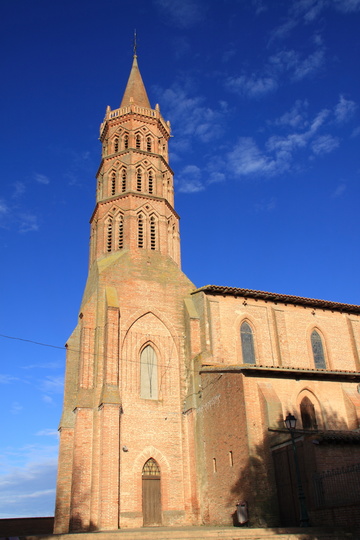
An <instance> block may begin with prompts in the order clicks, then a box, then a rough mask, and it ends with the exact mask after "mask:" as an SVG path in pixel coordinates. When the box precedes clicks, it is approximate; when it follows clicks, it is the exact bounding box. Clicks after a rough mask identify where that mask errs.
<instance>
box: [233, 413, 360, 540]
mask: <svg viewBox="0 0 360 540" xmlns="http://www.w3.org/2000/svg"><path fill="white" fill-rule="evenodd" d="M293 412H294V414H295V415H296V416H297V420H298V425H297V429H296V432H297V433H296V436H295V438H296V449H297V452H296V453H297V456H298V460H299V468H300V478H301V482H302V485H303V489H304V492H305V497H306V505H307V509H308V513H309V517H310V525H311V526H314V527H316V526H330V527H345V528H350V530H351V529H356V527H357V528H358V529H359V528H360V520H358V519H356V518H355V519H354V518H351V517H349V516H350V515H359V510H360V500H359V498H356V497H358V495H359V493H360V490H359V493H354V501H353V503H352V504H350V505H347V506H346V507H345V506H344V508H343V509H342V508H341V507H339V508H337V513H336V516H335V514H334V512H333V510H330V509H327V508H319V507H318V504H317V500H316V493H314V491H315V475H316V473H319V472H323V471H325V470H327V469H336V468H337V467H340V466H341V465H343V464H344V462H345V463H348V462H349V461H350V460H352V462H353V463H358V464H360V444H359V441H358V442H357V443H356V442H355V441H354V442H355V444H351V443H350V444H349V443H344V441H343V440H342V439H341V434H340V433H339V432H340V431H343V432H344V431H346V432H347V433H350V434H351V432H350V431H349V430H348V428H347V424H346V422H345V420H344V418H342V417H340V416H339V415H338V414H337V412H336V411H329V412H326V413H325V412H324V414H323V418H322V419H321V421H320V419H319V429H317V430H306V431H305V430H304V431H303V430H302V426H301V418H300V414H299V413H298V412H297V411H293ZM271 427H272V429H275V430H282V431H281V432H271V431H268V428H267V427H265V426H263V443H262V444H258V445H256V446H254V447H253V448H252V451H251V455H250V457H249V458H248V460H247V462H246V463H245V464H244V466H243V467H242V470H241V471H240V472H239V476H238V479H237V480H236V482H235V483H234V484H233V485H232V486H231V488H230V492H229V494H228V500H227V503H228V505H229V506H231V504H233V501H234V498H237V500H238V501H239V502H240V501H246V502H247V503H248V513H249V526H250V527H267V528H272V529H274V530H277V527H283V526H286V527H298V526H299V525H300V509H299V497H298V484H297V479H296V470H295V461H294V451H293V447H292V443H291V437H290V434H289V432H288V431H287V430H286V428H285V426H284V419H283V418H281V417H279V418H278V422H277V425H274V426H271ZM336 433H337V435H336ZM352 433H354V434H357V433H358V432H357V431H354V432H352ZM324 434H325V435H326V434H328V435H329V434H334V439H333V440H332V441H330V440H327V442H324V439H323V438H322V437H323V435H324ZM336 436H338V440H336ZM328 439H329V437H328ZM332 489H335V488H332ZM338 489H343V490H345V491H346V484H345V485H344V487H342V486H340V487H339V488H338ZM350 507H351V512H352V514H349V512H350V510H349V508H350ZM232 517H233V520H234V525H235V526H239V524H238V521H237V519H236V512H234V514H233V515H232ZM303 538H304V540H311V539H316V538H317V536H316V534H315V533H311V532H310V531H309V533H308V534H305V535H304V537H303Z"/></svg>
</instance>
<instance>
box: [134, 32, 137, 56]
mask: <svg viewBox="0 0 360 540" xmlns="http://www.w3.org/2000/svg"><path fill="white" fill-rule="evenodd" d="M136 48H137V43H136V30H134V56H136Z"/></svg>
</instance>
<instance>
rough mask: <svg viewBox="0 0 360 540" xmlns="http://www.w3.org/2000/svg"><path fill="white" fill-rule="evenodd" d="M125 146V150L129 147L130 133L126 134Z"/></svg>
mask: <svg viewBox="0 0 360 540" xmlns="http://www.w3.org/2000/svg"><path fill="white" fill-rule="evenodd" d="M124 148H125V150H127V149H128V148H129V135H124Z"/></svg>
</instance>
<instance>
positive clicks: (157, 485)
mask: <svg viewBox="0 0 360 540" xmlns="http://www.w3.org/2000/svg"><path fill="white" fill-rule="evenodd" d="M142 509H143V520H144V527H154V526H156V525H161V478H160V468H159V465H158V464H157V462H156V461H155V460H154V459H153V458H150V459H149V460H148V461H147V462H146V463H145V465H144V467H143V471H142Z"/></svg>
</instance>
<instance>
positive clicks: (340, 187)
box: [332, 182, 346, 199]
mask: <svg viewBox="0 0 360 540" xmlns="http://www.w3.org/2000/svg"><path fill="white" fill-rule="evenodd" d="M345 191H346V184H345V182H340V184H339V185H338V186H337V187H336V189H335V190H334V191H333V193H332V197H333V198H334V199H337V198H338V197H341V196H342V195H343V194H344V193H345Z"/></svg>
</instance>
